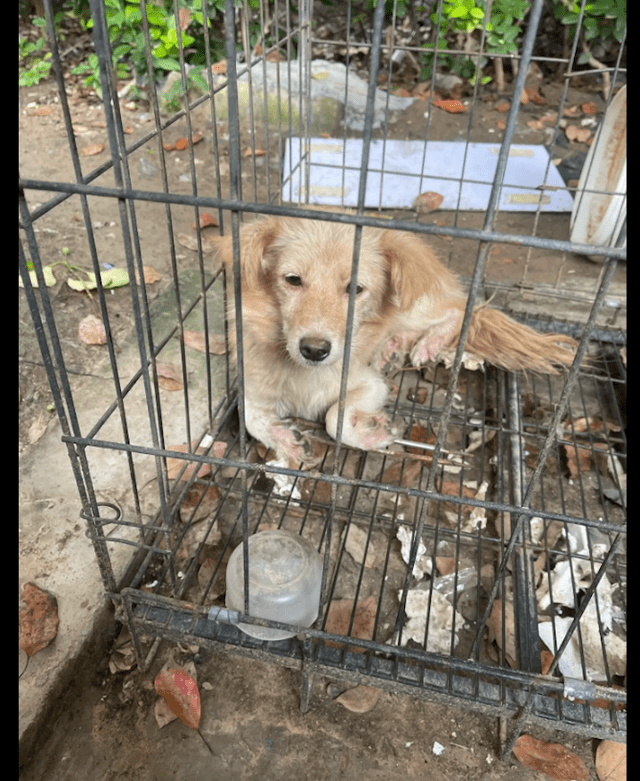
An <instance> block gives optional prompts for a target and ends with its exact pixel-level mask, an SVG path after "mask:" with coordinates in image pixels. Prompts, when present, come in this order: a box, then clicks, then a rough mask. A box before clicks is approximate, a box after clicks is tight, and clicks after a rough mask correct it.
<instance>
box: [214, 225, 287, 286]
mask: <svg viewBox="0 0 640 781" xmlns="http://www.w3.org/2000/svg"><path fill="white" fill-rule="evenodd" d="M281 229H282V223H281V221H280V219H279V218H278V217H266V218H265V219H261V220H257V221H256V222H250V223H246V224H245V225H243V226H242V228H241V229H240V268H241V271H242V281H243V284H244V285H246V287H248V288H252V287H256V286H257V285H259V284H260V283H261V282H262V281H263V280H264V278H265V275H266V273H267V271H268V254H269V252H268V251H269V247H270V246H271V244H272V243H273V242H274V240H275V239H276V238H277V236H278V235H279V233H280V231H281ZM214 243H215V244H216V245H217V247H218V252H219V256H220V260H221V261H222V263H224V264H225V266H226V267H227V269H228V270H229V271H230V272H232V270H233V237H232V236H231V234H229V235H227V236H220V237H219V238H217V239H215V240H214Z"/></svg>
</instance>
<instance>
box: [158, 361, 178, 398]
mask: <svg viewBox="0 0 640 781" xmlns="http://www.w3.org/2000/svg"><path fill="white" fill-rule="evenodd" d="M156 373H157V375H158V385H159V386H160V387H161V388H163V389H164V390H167V391H179V390H182V389H183V387H184V385H183V384H182V372H181V371H180V367H179V366H176V365H175V364H171V363H157V364H156Z"/></svg>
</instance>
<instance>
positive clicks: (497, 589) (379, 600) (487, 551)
mask: <svg viewBox="0 0 640 781" xmlns="http://www.w3.org/2000/svg"><path fill="white" fill-rule="evenodd" d="M594 354H595V355H596V359H594V360H592V361H591V365H590V366H589V367H587V368H585V369H583V370H582V372H581V374H580V376H579V381H578V383H577V385H576V387H575V389H574V392H573V396H572V400H571V404H570V408H569V412H568V413H567V415H566V417H565V420H564V422H563V428H562V431H561V432H557V437H556V444H555V446H554V448H553V449H552V451H551V453H550V454H549V456H548V457H547V460H546V462H545V465H544V470H543V473H542V476H541V479H540V482H539V484H538V485H537V486H536V488H535V490H533V491H532V492H531V494H530V496H531V499H530V501H529V509H528V510H526V511H524V510H523V509H522V507H521V500H522V495H523V492H526V490H527V487H528V481H529V479H530V477H531V474H532V471H533V467H534V465H535V463H536V460H537V456H538V452H539V450H540V449H541V447H542V445H543V442H544V439H545V438H546V435H547V432H548V428H549V420H550V417H551V413H552V411H553V409H554V404H555V403H556V402H557V398H558V394H559V392H560V389H561V388H562V380H561V378H550V377H545V378H542V379H541V378H536V377H521V378H514V377H513V376H508V377H507V376H506V375H504V374H502V373H499V372H494V371H487V372H486V373H485V372H484V371H471V370H468V371H467V370H463V372H462V374H461V376H460V379H459V383H458V387H457V394H456V397H455V399H454V411H453V414H452V416H451V419H450V422H449V426H448V430H447V437H446V444H445V447H444V449H443V451H442V453H441V457H440V461H439V463H438V469H437V473H436V478H435V483H434V486H433V490H432V491H429V492H427V491H425V490H424V486H425V485H426V480H427V475H428V472H429V468H430V466H431V460H432V453H431V451H430V449H429V447H430V445H431V443H432V442H433V441H434V439H435V435H434V432H435V431H436V429H437V424H438V421H439V418H440V414H441V410H442V403H443V400H444V394H445V393H446V389H447V384H448V374H449V372H448V370H447V369H445V368H444V367H443V366H442V365H439V366H437V367H435V368H430V369H425V370H422V371H415V370H410V371H407V370H404V371H399V372H398V373H397V374H396V375H395V376H394V377H392V378H390V382H391V383H392V384H393V386H394V392H395V401H394V404H393V410H392V411H393V413H394V414H395V415H398V416H402V417H403V418H404V420H405V422H406V426H407V428H406V431H407V434H406V437H407V440H406V442H407V443H408V444H407V445H406V447H405V448H400V447H398V449H397V452H393V453H387V454H384V453H382V452H361V451H354V450H350V449H346V448H343V449H341V451H340V454H339V457H338V461H337V469H335V470H334V467H335V466H336V463H335V447H334V445H333V443H330V442H329V441H327V440H326V438H325V437H324V436H323V434H322V432H321V431H320V430H317V431H316V436H317V445H318V468H317V469H314V470H311V471H310V472H309V473H298V474H287V470H286V469H283V470H281V471H278V468H277V465H276V466H273V465H271V469H272V470H275V471H271V470H270V464H269V458H270V454H269V453H265V452H264V448H262V446H261V445H259V444H258V443H253V444H251V447H250V450H249V452H248V454H247V460H248V462H249V466H250V467H251V468H250V469H249V468H247V469H246V470H245V469H242V468H238V467H233V466H215V465H214V466H212V467H210V471H209V473H208V474H207V473H206V471H207V470H206V469H201V470H200V472H199V474H198V477H197V478H195V479H194V477H193V472H194V470H191V471H190V474H191V477H190V478H189V479H183V480H177V481H176V483H175V485H174V493H173V497H172V500H171V502H170V506H171V507H172V510H171V513H170V514H169V515H170V517H169V518H168V519H167V520H165V521H164V522H163V521H162V519H161V518H157V519H156V522H155V523H154V524H152V525H151V526H150V527H147V528H145V529H144V530H142V542H143V544H141V545H140V549H139V550H138V551H137V553H136V555H135V556H134V559H133V560H132V566H131V567H130V568H129V575H128V585H129V587H128V588H125V589H124V590H123V591H122V593H123V595H124V597H125V605H126V610H127V614H128V618H129V622H130V625H131V626H133V627H134V628H135V634H136V635H137V638H136V644H137V645H138V652H139V654H140V655H141V657H142V654H143V651H142V646H141V645H139V643H140V637H141V636H149V637H152V636H161V637H170V638H173V639H179V638H181V637H184V638H186V637H189V636H193V637H194V638H197V639H198V642H200V641H202V642H203V643H204V644H205V645H206V644H210V645H213V646H218V647H219V646H220V645H223V646H224V647H225V648H227V649H230V650H233V651H235V652H238V653H243V654H248V655H251V656H255V657H257V658H261V659H267V660H270V661H274V662H277V663H280V664H285V665H288V666H292V667H298V668H300V669H303V670H304V671H306V674H308V675H310V674H312V673H318V674H323V675H328V676H334V677H337V678H342V679H347V680H351V681H355V682H360V683H367V684H368V685H375V686H380V687H382V688H385V687H386V688H390V689H392V690H403V691H410V692H413V693H414V694H415V693H418V694H419V695H421V696H427V697H432V698H433V697H435V698H443V699H445V700H449V701H452V700H463V701H465V702H466V703H468V704H469V705H470V706H471V707H474V708H475V709H477V710H480V711H482V712H487V713H489V712H491V713H501V714H502V715H506V716H513V715H516V714H520V716H521V717H522V718H525V720H526V721H527V722H538V723H544V722H546V723H549V722H551V723H554V724H556V725H559V726H562V725H564V726H566V725H571V729H572V730H573V731H576V732H581V733H583V734H585V735H594V736H596V735H599V736H608V737H612V736H621V735H622V734H624V731H625V729H626V713H625V712H624V710H623V708H624V707H625V705H624V701H625V697H626V694H625V692H624V691H623V690H622V688H621V684H622V682H623V680H624V676H625V672H626V648H625V638H626V623H625V609H626V603H625V588H626V554H625V548H624V539H623V535H622V534H621V533H620V532H621V531H622V529H623V526H622V524H623V523H624V515H625V504H626V461H625V454H626V445H625V436H626V415H625V408H624V403H623V402H622V401H621V399H622V398H623V395H622V394H623V390H624V363H623V357H624V353H623V352H621V351H620V350H619V349H618V348H617V347H616V346H615V345H614V346H609V347H605V348H602V347H598V348H597V349H595V350H594ZM514 418H515V419H514ZM211 435H212V437H211V442H212V444H211V447H212V448H214V445H216V443H217V445H216V447H217V449H216V452H217V453H219V452H220V443H222V442H224V445H225V458H227V459H229V460H234V459H238V458H239V457H240V453H239V450H238V448H239V444H238V434H237V430H236V429H235V428H234V425H233V416H232V415H229V414H226V415H224V416H221V423H220V426H219V428H218V429H217V430H215V431H212V432H211ZM290 471H291V470H290ZM188 474H189V472H185V473H184V474H183V477H184V476H185V475H188ZM245 481H246V496H247V501H246V505H244V504H243V500H242V496H243V491H244V483H245ZM245 519H246V521H245ZM245 522H246V532H247V534H253V533H255V532H258V531H264V530H270V529H283V530H286V531H289V532H291V533H293V534H299V535H301V536H302V537H304V538H305V539H307V540H309V541H310V542H311V543H312V544H313V546H314V547H315V548H316V550H318V551H319V553H320V554H321V556H322V557H323V561H324V572H323V584H324V588H323V596H322V600H321V602H322V604H321V605H320V606H319V608H320V617H319V618H318V620H317V621H316V623H315V624H314V625H313V627H312V628H311V629H300V628H296V627H294V628H293V631H295V632H296V633H297V634H296V636H295V637H294V638H292V639H291V640H283V641H277V642H274V641H271V642H267V641H261V640H256V639H255V638H254V637H253V636H250V635H248V634H246V633H245V632H244V631H242V630H241V629H240V628H239V627H238V626H237V624H238V622H239V615H236V614H234V613H233V611H226V610H225V609H224V608H225V590H226V583H225V571H226V564H227V562H228V559H229V556H230V554H231V552H232V551H233V550H234V549H235V548H236V547H237V545H239V544H240V543H241V542H242V539H243V529H244V524H245ZM109 539H110V540H111V542H116V541H117V537H116V536H114V534H113V533H112V534H110V538H109ZM128 544H131V541H129V543H128ZM242 620H243V622H244V623H256V624H259V625H263V626H269V627H280V628H283V627H284V628H290V629H291V627H289V626H288V625H281V624H278V623H276V624H274V623H273V622H268V621H261V620H260V619H255V618H251V617H243V619H242ZM345 637H348V638H349V642H348V644H347V643H345V642H344V638H345ZM563 641H564V643H563ZM561 646H562V647H561ZM559 649H560V650H561V653H560V655H559V657H558V658H557V659H556V658H555V655H556V654H557V652H558V650H559ZM588 703H590V704H588ZM303 704H304V692H303ZM522 714H525V715H524V716H523V715H522Z"/></svg>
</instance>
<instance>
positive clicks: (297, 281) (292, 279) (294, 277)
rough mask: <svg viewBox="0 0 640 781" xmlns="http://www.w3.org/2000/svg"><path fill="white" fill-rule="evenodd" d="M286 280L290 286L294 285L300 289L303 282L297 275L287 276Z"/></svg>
mask: <svg viewBox="0 0 640 781" xmlns="http://www.w3.org/2000/svg"><path fill="white" fill-rule="evenodd" d="M285 279H286V280H287V282H288V283H289V284H290V285H293V287H300V286H301V285H302V280H301V279H300V277H299V276H298V275H297V274H286V275H285Z"/></svg>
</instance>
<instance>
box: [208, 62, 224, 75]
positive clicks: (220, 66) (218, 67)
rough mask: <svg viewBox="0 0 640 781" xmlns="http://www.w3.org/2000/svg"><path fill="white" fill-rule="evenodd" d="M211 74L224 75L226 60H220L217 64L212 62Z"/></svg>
mask: <svg viewBox="0 0 640 781" xmlns="http://www.w3.org/2000/svg"><path fill="white" fill-rule="evenodd" d="M211 72H212V73H226V72H227V61H226V60H220V61H219V62H214V63H213V65H212V66H211Z"/></svg>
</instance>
